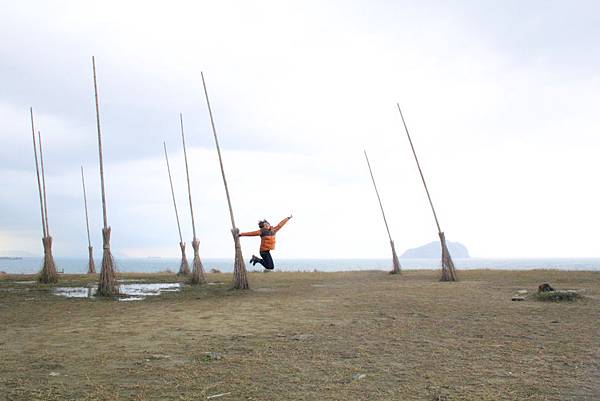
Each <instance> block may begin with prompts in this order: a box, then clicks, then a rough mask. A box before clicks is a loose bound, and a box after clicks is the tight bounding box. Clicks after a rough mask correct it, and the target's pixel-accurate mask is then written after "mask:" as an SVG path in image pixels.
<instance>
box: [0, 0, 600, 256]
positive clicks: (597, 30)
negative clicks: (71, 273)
mask: <svg viewBox="0 0 600 401" xmlns="http://www.w3.org/2000/svg"><path fill="white" fill-rule="evenodd" d="M0 5H1V12H0V38H2V40H1V41H0V83H1V90H0V183H1V193H0V254H2V253H6V252H7V251H9V250H19V251H27V252H31V253H34V254H40V253H41V252H42V246H41V241H40V238H41V223H40V217H39V209H38V208H39V206H38V195H37V183H36V178H35V167H34V161H33V151H32V143H31V128H30V125H29V115H28V112H29V107H30V106H32V107H33V108H34V112H35V115H36V122H37V127H38V128H39V129H40V130H41V132H42V135H43V137H44V140H45V145H46V147H45V149H44V151H45V154H44V156H45V159H46V160H45V161H46V173H47V186H48V208H49V220H50V228H51V233H52V235H53V237H54V240H55V242H54V243H55V245H54V253H55V255H57V256H83V255H85V254H86V251H87V243H86V242H87V240H86V235H85V220H84V210H83V196H82V190H81V182H80V176H79V174H80V173H79V166H80V165H83V166H84V168H85V169H86V179H87V186H88V200H89V207H90V219H91V221H90V223H91V229H92V235H93V245H94V246H95V247H96V248H97V249H98V250H97V253H98V254H99V249H100V248H101V231H100V230H101V225H102V221H101V206H100V191H99V173H98V151H97V138H96V128H95V114H94V102H93V83H92V68H91V57H92V55H94V56H96V63H97V68H98V79H99V91H100V101H101V105H100V107H101V118H102V124H103V134H104V150H105V170H106V190H107V201H108V218H109V224H110V225H111V226H112V228H113V237H112V247H113V250H114V252H115V253H116V254H117V255H127V256H177V255H178V252H179V248H178V245H177V243H178V241H179V239H178V234H177V227H176V223H175V216H174V212H173V207H172V204H171V199H170V196H171V195H170V192H169V183H168V177H167V172H166V167H165V162H164V158H163V153H162V141H163V140H164V141H166V142H167V146H168V149H169V152H170V157H171V166H172V170H173V174H174V178H175V182H174V185H175V190H176V192H177V201H178V206H179V212H180V215H181V218H182V224H183V227H182V228H183V234H184V238H185V239H186V240H187V241H188V242H191V237H192V234H191V223H190V217H189V208H188V205H187V203H186V200H187V198H186V196H187V194H186V193H185V187H186V184H185V170H184V164H183V154H182V147H181V142H180V137H179V125H178V118H179V117H178V114H179V112H182V113H183V115H184V122H185V125H186V134H187V140H188V145H189V157H190V168H191V177H192V192H193V194H192V195H193V200H194V207H195V217H196V224H197V231H198V237H199V239H200V241H201V254H202V256H204V257H232V256H233V244H232V240H231V235H230V232H229V229H230V223H229V215H228V211H227V205H226V199H225V192H224V190H223V185H222V181H221V176H220V170H219V165H218V159H217V155H216V151H215V147H214V142H213V138H212V133H211V131H210V123H209V120H208V113H207V108H206V102H205V100H204V97H203V92H202V83H201V79H200V71H204V74H205V77H206V79H207V83H208V89H209V94H210V96H211V101H212V106H213V112H214V115H215V119H216V124H217V129H218V131H219V134H220V140H221V147H222V150H223V157H224V163H225V169H226V173H227V174H228V181H229V185H230V190H231V194H232V201H233V207H234V213H235V216H236V219H237V223H238V225H239V227H240V229H241V230H242V231H245V230H254V229H255V228H256V222H257V221H258V220H259V219H262V218H267V219H269V220H270V221H271V222H273V223H277V222H278V221H279V219H281V218H283V217H284V216H286V215H289V214H293V215H294V219H293V220H292V221H291V222H290V223H289V224H288V225H287V226H286V227H285V229H284V230H282V231H281V232H280V233H279V235H278V247H277V251H276V256H277V257H280V258H299V257H307V258H321V257H329V258H340V257H348V258H353V257H365V258H368V257H381V258H385V257H389V244H388V241H387V234H386V231H385V227H384V225H383V221H382V218H381V215H380V212H379V208H378V204H377V199H376V197H375V194H374V192H373V188H372V185H371V182H370V178H369V173H368V170H367V166H366V163H365V161H364V157H363V154H362V151H363V149H366V150H367V151H368V152H369V157H370V159H371V164H372V166H373V170H374V173H375V177H376V180H377V182H378V185H379V189H380V193H381V196H382V199H383V204H384V208H385V209H386V213H387V214H388V220H389V222H390V228H391V232H392V236H393V238H394V240H395V242H396V247H397V249H398V250H399V252H402V251H403V250H405V249H407V248H411V247H415V246H419V245H422V244H424V243H427V242H430V241H434V240H437V230H436V227H435V223H434V220H433V217H432V215H431V211H430V209H429V205H428V203H427V198H426V195H425V192H424V190H423V187H422V184H421V182H420V178H419V176H418V171H417V168H416V165H415V163H414V160H413V158H412V154H411V153H410V147H409V144H408V141H407V139H406V136H405V134H404V131H403V129H402V125H401V120H400V118H399V114H398V112H397V109H396V102H399V103H400V104H401V106H402V108H403V111H404V114H405V117H406V120H407V123H408V126H409V129H410V130H411V134H412V136H413V141H414V143H415V146H416V148H417V152H418V153H419V155H420V158H421V162H422V167H423V170H424V173H425V176H426V179H427V180H428V182H429V186H430V190H431V194H432V197H433V201H434V204H435V205H436V207H437V209H438V210H437V212H438V215H439V218H440V222H441V225H442V229H443V230H444V231H445V232H446V236H447V238H448V239H449V240H451V241H459V242H461V243H463V244H465V245H466V246H467V247H468V249H469V250H470V252H471V254H472V255H473V256H478V257H561V256H564V257H585V256H600V251H599V248H598V226H600V215H599V213H598V205H599V204H600V189H599V187H598V175H599V172H600V158H598V151H599V149H600V135H599V134H600V132H599V130H600V113H599V110H598V107H599V105H600V52H598V43H599V38H600V3H598V2H596V1H522V0H519V1H501V2H499V1H418V2H417V1H329V2H322V1H295V2H284V1H218V2H216V1H215V2H207V1H193V2H192V1H189V2H184V1H170V2H165V1H162V2H152V1H143V2H142V1H140V2H132V1H129V2H128V1H101V2H97V1H94V2H91V1H53V2H44V1H38V2H34V1H18V2H15V1H8V0H0ZM243 247H244V253H245V254H247V255H248V256H249V255H250V254H251V253H253V252H254V253H255V252H256V251H257V247H258V240H257V239H251V238H245V239H243ZM190 252H191V251H190Z"/></svg>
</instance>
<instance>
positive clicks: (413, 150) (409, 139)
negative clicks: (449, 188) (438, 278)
mask: <svg viewBox="0 0 600 401" xmlns="http://www.w3.org/2000/svg"><path fill="white" fill-rule="evenodd" d="M396 105H397V106H398V111H399V112H400V117H401V118H402V124H404V130H405V131H406V136H408V142H409V143H410V148H411V149H412V152H413V155H414V156H415V161H416V162H417V168H418V169H419V174H420V175H421V180H422V181H423V186H424V187H425V192H426V193H427V199H429V205H431V211H432V212H433V218H434V219H435V224H436V226H437V229H438V233H441V232H442V229H441V228H440V223H439V221H438V218H437V214H436V213H435V208H434V207H433V202H432V201H431V195H429V188H427V183H426V182H425V177H424V176H423V171H422V170H421V164H420V163H419V158H418V157H417V152H416V151H415V147H414V146H413V142H412V139H411V138H410V133H409V132H408V127H407V126H406V121H404V115H403V114H402V109H400V103H396Z"/></svg>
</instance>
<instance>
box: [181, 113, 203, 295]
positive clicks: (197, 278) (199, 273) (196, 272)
mask: <svg viewBox="0 0 600 401" xmlns="http://www.w3.org/2000/svg"><path fill="white" fill-rule="evenodd" d="M179 125H180V126H181V142H182V143H183V158H184V160H185V175H186V178H187V188H188V199H189V201H190V214H191V216H192V233H193V235H194V239H193V240H192V249H193V250H194V261H193V262H192V278H191V280H190V284H192V285H199V284H205V283H206V274H205V273H204V266H202V260H201V259H200V241H198V239H197V238H196V222H195V221H194V207H193V204H192V187H191V184H190V170H189V167H188V159H187V149H186V146H185V132H184V129H183V114H181V113H179Z"/></svg>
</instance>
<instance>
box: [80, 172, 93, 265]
mask: <svg viewBox="0 0 600 401" xmlns="http://www.w3.org/2000/svg"><path fill="white" fill-rule="evenodd" d="M81 185H82V186H83V206H84V207H85V228H86V229H87V240H88V257H89V259H88V269H87V274H95V273H96V264H95V263H94V248H92V240H91V239H90V219H89V217H88V207H87V194H86V193H85V177H84V176H83V166H81Z"/></svg>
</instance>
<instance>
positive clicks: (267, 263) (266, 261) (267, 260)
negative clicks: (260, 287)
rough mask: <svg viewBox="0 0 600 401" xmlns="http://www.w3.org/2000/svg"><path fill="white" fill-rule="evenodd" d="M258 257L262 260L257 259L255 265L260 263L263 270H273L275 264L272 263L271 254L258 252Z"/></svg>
mask: <svg viewBox="0 0 600 401" xmlns="http://www.w3.org/2000/svg"><path fill="white" fill-rule="evenodd" d="M260 257H261V258H262V259H258V258H257V259H258V260H257V261H256V263H260V264H261V265H263V267H264V268H265V269H268V270H273V269H274V268H275V264H274V263H273V258H272V257H271V252H269V251H266V252H262V251H261V252H260Z"/></svg>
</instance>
